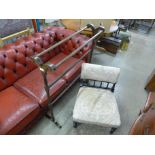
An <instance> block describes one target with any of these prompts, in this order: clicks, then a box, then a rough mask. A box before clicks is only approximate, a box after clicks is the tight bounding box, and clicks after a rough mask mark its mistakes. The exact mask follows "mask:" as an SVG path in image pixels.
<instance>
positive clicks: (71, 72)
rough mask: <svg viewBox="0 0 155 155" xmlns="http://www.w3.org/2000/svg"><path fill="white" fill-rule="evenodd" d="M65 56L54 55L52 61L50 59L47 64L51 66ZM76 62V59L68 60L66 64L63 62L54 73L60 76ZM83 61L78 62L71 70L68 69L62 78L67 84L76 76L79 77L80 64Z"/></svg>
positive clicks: (61, 54)
mask: <svg viewBox="0 0 155 155" xmlns="http://www.w3.org/2000/svg"><path fill="white" fill-rule="evenodd" d="M66 56H67V55H65V54H63V53H60V54H58V55H56V56H55V57H54V58H53V59H51V60H50V61H49V62H50V63H52V64H57V63H58V62H59V61H60V60H62V59H63V58H65V57H66ZM77 61H78V59H76V58H73V57H71V58H69V59H68V60H67V61H66V62H64V63H63V64H62V65H61V66H60V67H58V68H57V70H56V71H55V73H56V74H57V75H60V74H62V73H63V72H64V71H65V70H66V69H68V68H69V67H70V66H71V65H73V64H75V63H76V62H77ZM83 62H84V61H81V62H79V63H78V64H77V65H76V66H74V67H73V68H72V69H70V70H69V71H68V72H67V73H66V74H65V76H64V77H63V78H64V79H65V80H66V81H67V82H71V81H73V80H74V79H75V78H76V77H77V76H78V75H80V72H81V64H82V63H83Z"/></svg>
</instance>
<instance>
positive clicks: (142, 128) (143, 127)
mask: <svg viewBox="0 0 155 155" xmlns="http://www.w3.org/2000/svg"><path fill="white" fill-rule="evenodd" d="M129 134H131V135H155V92H149V95H148V98H147V101H146V104H145V106H144V108H143V110H141V111H140V114H139V116H138V118H137V119H136V121H135V122H134V123H133V125H132V127H131V129H130V132H129Z"/></svg>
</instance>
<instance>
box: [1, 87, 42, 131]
mask: <svg viewBox="0 0 155 155" xmlns="http://www.w3.org/2000/svg"><path fill="white" fill-rule="evenodd" d="M32 113H34V114H35V115H34V114H33V115H31V114H32ZM39 113H40V107H39V105H38V103H37V102H35V101H33V100H32V99H30V98H29V97H27V96H25V95H24V94H23V93H21V92H19V91H18V90H17V89H16V88H14V87H13V86H11V87H8V88H7V89H5V90H3V91H1V93H0V134H16V133H19V132H20V131H21V130H22V129H23V128H24V127H25V126H26V125H27V124H28V123H29V122H31V121H32V120H33V119H34V117H36V115H38V114H39ZM27 118H28V119H27ZM24 120H27V121H24ZM21 122H22V125H20V123H21ZM15 128H16V130H14V129H15ZM12 130H14V132H12Z"/></svg>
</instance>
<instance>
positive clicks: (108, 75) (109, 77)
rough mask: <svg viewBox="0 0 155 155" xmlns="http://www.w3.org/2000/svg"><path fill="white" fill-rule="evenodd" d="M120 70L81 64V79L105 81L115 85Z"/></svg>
mask: <svg viewBox="0 0 155 155" xmlns="http://www.w3.org/2000/svg"><path fill="white" fill-rule="evenodd" d="M119 74H120V68H116V67H109V66H101V65H94V64H88V63H83V64H82V72H81V79H89V80H97V81H106V82H110V83H116V82H117V81H118V77H119Z"/></svg>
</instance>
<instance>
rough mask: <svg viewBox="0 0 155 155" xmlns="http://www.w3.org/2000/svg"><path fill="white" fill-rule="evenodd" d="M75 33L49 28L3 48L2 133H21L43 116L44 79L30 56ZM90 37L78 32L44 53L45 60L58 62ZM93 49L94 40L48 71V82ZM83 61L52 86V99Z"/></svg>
mask: <svg viewBox="0 0 155 155" xmlns="http://www.w3.org/2000/svg"><path fill="white" fill-rule="evenodd" d="M72 33H74V31H71V30H67V29H64V28H63V27H48V28H47V29H45V30H43V31H41V33H33V34H32V35H29V36H28V37H24V38H22V39H17V40H16V41H15V42H14V43H11V44H7V45H5V46H4V47H3V48H1V49H0V134H17V133H19V132H20V131H22V130H23V129H24V128H26V127H27V126H28V125H29V123H31V122H32V121H33V120H34V119H35V118H36V117H38V115H40V112H41V108H40V106H45V107H46V106H47V96H46V92H45V89H44V82H43V78H42V75H41V72H40V71H39V69H37V68H36V67H37V66H36V65H35V64H34V62H33V61H32V59H31V56H33V55H35V54H37V53H40V52H42V51H43V50H44V49H47V48H49V47H50V46H51V45H53V44H55V43H56V42H58V41H60V40H62V39H63V38H64V37H67V36H68V35H70V34H72ZM87 40H88V38H87V37H85V36H82V35H76V36H75V37H74V38H72V39H70V40H68V41H66V42H65V43H63V44H62V45H60V46H59V47H57V48H55V49H53V50H52V51H50V52H48V53H46V54H45V55H43V56H42V60H43V61H44V62H47V61H50V62H51V63H54V64H55V63H57V62H58V61H60V60H62V59H63V58H64V57H65V56H66V55H68V54H70V52H72V51H73V50H75V49H76V48H78V47H79V46H80V45H82V44H83V43H84V42H85V41H87ZM91 48H92V43H89V44H88V45H87V46H85V47H84V48H83V49H82V50H81V51H79V52H78V53H77V54H76V55H75V56H74V57H72V58H70V59H69V60H67V61H66V62H65V63H64V64H62V65H61V66H60V67H59V68H58V69H57V70H56V71H55V73H51V72H50V73H48V81H49V83H51V82H52V81H53V80H55V79H56V78H57V77H58V75H60V73H62V72H63V71H64V70H66V69H67V68H68V67H69V66H71V65H72V64H74V63H75V62H76V61H77V60H78V59H76V58H80V57H81V56H82V55H83V54H84V53H85V52H87V51H88V50H90V49H91ZM86 59H87V58H86ZM86 59H84V60H86ZM82 63H83V61H82V62H80V63H79V64H78V65H76V66H75V67H74V68H73V69H71V70H70V71H69V72H68V73H66V74H65V76H64V77H63V78H62V79H60V80H59V81H58V82H57V83H56V84H55V85H54V86H53V87H52V88H51V89H50V95H51V97H52V99H54V98H55V97H57V96H58V95H59V94H60V92H62V91H63V90H64V89H65V88H66V87H67V86H68V84H69V83H70V82H72V81H73V80H74V79H75V78H76V77H77V76H78V75H79V74H80V69H81V64H82ZM12 85H13V86H15V87H16V88H14V87H13V86H12ZM4 89H5V90H4Z"/></svg>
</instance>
